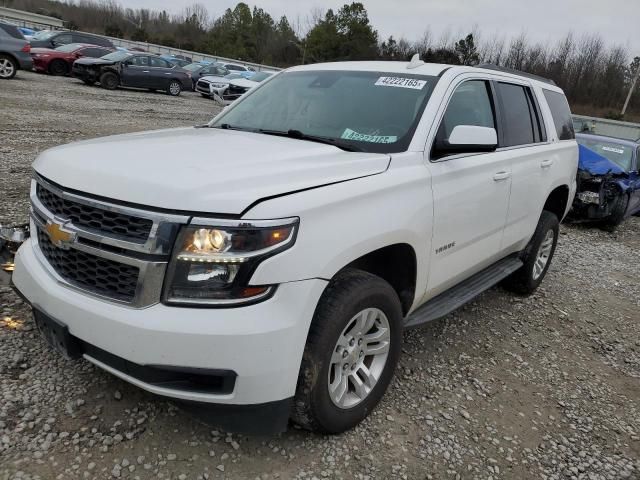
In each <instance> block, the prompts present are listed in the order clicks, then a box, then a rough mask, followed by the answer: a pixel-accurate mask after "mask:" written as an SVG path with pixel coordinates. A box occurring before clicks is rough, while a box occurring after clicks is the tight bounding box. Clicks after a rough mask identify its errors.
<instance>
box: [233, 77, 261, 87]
mask: <svg viewBox="0 0 640 480" xmlns="http://www.w3.org/2000/svg"><path fill="white" fill-rule="evenodd" d="M228 82H229V84H230V85H235V86H237V87H244V88H253V87H255V86H256V85H258V83H259V82H254V81H253V80H249V79H248V78H235V79H233V80H228Z"/></svg>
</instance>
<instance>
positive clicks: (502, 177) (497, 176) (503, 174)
mask: <svg viewBox="0 0 640 480" xmlns="http://www.w3.org/2000/svg"><path fill="white" fill-rule="evenodd" d="M510 176H511V172H498V173H496V174H495V175H494V176H493V181H494V182H501V181H502V180H506V179H507V178H509V177H510Z"/></svg>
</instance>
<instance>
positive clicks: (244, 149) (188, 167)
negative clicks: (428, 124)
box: [34, 127, 390, 214]
mask: <svg viewBox="0 0 640 480" xmlns="http://www.w3.org/2000/svg"><path fill="white" fill-rule="evenodd" d="M389 161H390V157H389V155H386V154H376V153H360V152H345V151H343V150H340V149H338V148H336V147H334V146H332V145H324V144H320V143H313V142H309V141H304V140H296V139H291V138H286V137H284V138H283V137H275V136H270V135H262V134H258V133H249V132H240V131H233V130H220V129H216V128H193V127H191V128H181V129H172V130H159V131H154V132H141V133H134V134H127V135H117V136H113V137H105V138H101V139H94V140H86V141H82V142H77V143H72V144H68V145H62V146H60V147H55V148H52V149H50V150H47V151H45V152H43V153H42V154H41V155H40V156H39V157H38V158H37V159H36V161H35V163H34V169H35V171H36V172H38V173H39V174H40V175H42V176H44V177H45V178H47V179H49V180H51V181H53V182H55V183H57V184H59V185H61V186H63V187H66V188H68V189H73V190H78V191H80V192H86V193H90V194H93V195H98V196H101V197H106V198H111V199H115V200H121V201H125V202H130V203H135V204H139V205H147V206H151V207H158V208H164V209H170V210H183V211H190V212H207V213H220V214H240V213H241V212H243V211H244V210H245V209H246V208H247V207H248V206H249V205H251V204H252V203H254V202H255V201H257V200H260V199H263V198H266V197H272V196H275V195H282V194H286V193H291V192H294V191H298V190H304V189H309V188H313V187H318V186H321V185H326V184H330V183H336V182H341V181H345V180H351V179H355V178H358V177H364V176H368V175H375V174H378V173H382V172H384V171H385V170H386V169H387V167H388V166H389Z"/></svg>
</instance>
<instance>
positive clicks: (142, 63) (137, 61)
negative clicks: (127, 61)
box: [131, 55, 149, 67]
mask: <svg viewBox="0 0 640 480" xmlns="http://www.w3.org/2000/svg"><path fill="white" fill-rule="evenodd" d="M131 64H132V65H135V66H136V67H148V66H149V57H145V56H143V55H138V56H136V57H133V58H132V59H131Z"/></svg>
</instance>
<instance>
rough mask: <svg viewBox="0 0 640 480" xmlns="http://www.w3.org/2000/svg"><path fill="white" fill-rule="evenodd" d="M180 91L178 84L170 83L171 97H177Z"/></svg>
mask: <svg viewBox="0 0 640 480" xmlns="http://www.w3.org/2000/svg"><path fill="white" fill-rule="evenodd" d="M180 90H181V88H180V84H179V83H178V82H171V85H169V92H171V95H178V94H179V93H180Z"/></svg>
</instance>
